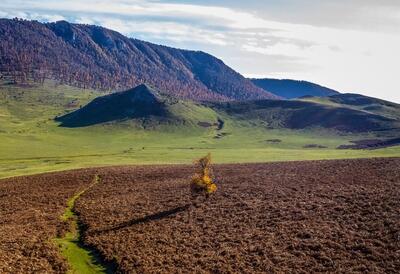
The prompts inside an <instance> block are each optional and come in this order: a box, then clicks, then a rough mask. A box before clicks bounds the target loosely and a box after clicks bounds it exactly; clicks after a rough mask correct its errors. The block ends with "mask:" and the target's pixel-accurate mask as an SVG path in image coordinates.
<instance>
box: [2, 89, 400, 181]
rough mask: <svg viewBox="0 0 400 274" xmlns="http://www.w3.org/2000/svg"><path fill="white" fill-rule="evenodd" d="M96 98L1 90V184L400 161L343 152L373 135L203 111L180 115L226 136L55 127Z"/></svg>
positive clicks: (381, 153) (193, 130)
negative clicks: (280, 164) (223, 167)
mask: <svg viewBox="0 0 400 274" xmlns="http://www.w3.org/2000/svg"><path fill="white" fill-rule="evenodd" d="M97 96H99V92H94V91H91V90H83V89H77V88H73V87H68V86H59V85H54V84H52V83H46V84H45V85H44V86H39V87H38V86H32V87H18V86H13V85H0V178H6V177H11V176H19V175H28V174H36V173H42V172H49V171H61V170H68V169H75V168H84V167H98V166H110V165H132V164H139V165H143V164H189V163H191V162H192V161H193V159H196V158H198V157H201V156H204V155H205V154H207V153H208V152H211V153H212V156H213V161H214V162H216V163H255V162H275V161H295V160H320V159H344V158H372V157H399V156H400V146H394V147H387V148H382V149H377V150H352V149H337V148H338V147H339V146H343V145H344V146H346V145H347V146H348V145H352V143H350V142H351V141H356V140H364V139H376V138H381V137H379V136H378V137H377V136H376V135H375V134H371V133H364V134H345V133H340V132H335V131H329V130H324V129H315V130H313V129H307V130H289V129H284V128H281V129H269V128H268V127H266V126H265V125H263V123H262V121H258V122H254V121H253V122H245V121H240V120H232V119H231V118H230V117H223V113H222V114H221V113H219V114H217V113H215V112H213V111H212V110H211V109H208V108H205V107H198V106H197V107H193V106H192V107H193V108H191V109H196V111H195V112H190V111H188V109H185V110H181V111H182V113H180V114H181V116H182V117H186V118H188V119H189V120H190V119H195V120H196V119H197V120H199V121H202V122H207V121H209V120H211V119H214V120H215V119H217V117H219V118H222V119H223V120H224V126H223V128H222V129H216V128H213V127H201V126H199V125H198V124H197V123H195V124H188V125H185V126H181V125H168V126H162V125H161V126H156V127H155V128H152V129H143V128H142V127H141V126H140V125H137V124H134V123H130V122H129V121H127V122H122V123H109V124H101V125H96V126H90V127H81V128H64V127H60V126H59V124H58V123H57V122H55V121H54V117H56V116H59V115H62V114H65V113H66V112H70V111H72V110H74V109H76V108H79V106H81V105H84V104H86V103H87V102H89V101H91V100H92V99H93V98H95V97H97ZM177 111H179V110H177ZM207 119H209V120H207ZM254 123H255V124H254ZM380 134H383V133H380ZM393 134H394V135H396V134H397V133H393ZM393 134H392V135H393ZM394 135H393V136H394ZM393 136H383V137H382V138H385V137H391V138H393ZM397 136H398V135H397Z"/></svg>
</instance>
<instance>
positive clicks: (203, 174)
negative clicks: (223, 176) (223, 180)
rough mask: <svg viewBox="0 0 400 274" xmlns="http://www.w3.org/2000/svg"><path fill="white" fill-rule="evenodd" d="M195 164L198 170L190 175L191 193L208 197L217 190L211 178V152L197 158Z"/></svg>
mask: <svg viewBox="0 0 400 274" xmlns="http://www.w3.org/2000/svg"><path fill="white" fill-rule="evenodd" d="M196 165H197V167H198V170H197V172H196V173H195V175H194V176H193V177H192V182H191V185H190V189H191V192H192V195H193V196H195V195H198V194H204V195H205V196H206V197H208V196H209V195H210V194H212V193H214V192H215V191H216V190H217V185H216V184H215V183H214V181H213V179H212V172H211V154H210V153H209V154H207V156H205V157H203V158H200V159H199V160H197V161H196Z"/></svg>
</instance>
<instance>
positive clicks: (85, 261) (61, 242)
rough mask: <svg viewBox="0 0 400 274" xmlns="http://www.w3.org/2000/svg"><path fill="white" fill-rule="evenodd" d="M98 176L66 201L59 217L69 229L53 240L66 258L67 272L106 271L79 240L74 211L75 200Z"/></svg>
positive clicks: (98, 179)
mask: <svg viewBox="0 0 400 274" xmlns="http://www.w3.org/2000/svg"><path fill="white" fill-rule="evenodd" d="M99 181H100V178H99V176H98V175H96V176H95V177H94V179H93V182H92V183H91V184H90V186H89V187H88V188H86V189H84V190H82V191H80V192H78V193H76V194H75V195H74V196H73V197H72V198H70V199H69V200H68V202H67V208H66V209H65V212H64V214H63V215H61V219H62V220H63V221H65V222H68V223H69V225H70V231H69V232H67V233H66V234H65V235H64V237H62V238H56V239H55V242H56V243H57V245H58V246H59V248H60V251H61V254H62V255H63V256H64V258H65V259H66V260H67V262H68V264H69V267H70V270H69V271H68V273H74V274H75V273H77V274H78V273H79V274H93V273H107V269H106V267H105V266H103V265H101V263H100V262H99V260H98V258H97V257H96V256H95V255H94V254H93V252H92V251H91V250H88V249H87V248H85V247H84V246H83V245H82V243H81V242H80V231H79V226H78V217H77V216H76V214H75V213H74V206H75V201H76V200H77V199H78V198H79V197H80V196H81V195H82V194H83V193H85V192H86V191H87V190H89V189H90V188H91V187H93V186H94V185H95V184H97V183H99Z"/></svg>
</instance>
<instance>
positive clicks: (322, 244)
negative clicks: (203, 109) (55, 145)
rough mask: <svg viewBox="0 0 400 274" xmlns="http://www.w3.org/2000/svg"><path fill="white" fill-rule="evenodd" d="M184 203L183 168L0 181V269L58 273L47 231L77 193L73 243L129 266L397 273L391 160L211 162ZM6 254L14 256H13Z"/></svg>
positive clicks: (396, 196) (396, 186)
mask: <svg viewBox="0 0 400 274" xmlns="http://www.w3.org/2000/svg"><path fill="white" fill-rule="evenodd" d="M214 170H215V174H216V180H217V181H218V191H217V192H215V194H214V195H212V196H211V197H210V198H209V199H208V201H207V203H202V204H199V205H198V207H190V206H189V205H190V204H191V195H190V187H189V185H190V180H191V176H192V174H193V172H194V171H195V170H194V168H193V167H192V166H137V167H111V168H104V169H100V170H79V171H75V172H63V173H58V174H46V175H38V176H33V177H23V178H18V179H8V180H2V181H0V195H1V200H0V201H1V210H2V211H1V216H0V217H1V219H0V220H1V222H2V223H1V227H0V231H1V235H0V237H1V238H0V240H1V241H0V242H1V248H0V260H1V261H0V265H1V267H2V268H0V272H2V271H3V272H7V271H9V272H10V271H12V272H14V273H15V272H18V271H20V272H21V271H22V270H25V272H31V271H33V270H37V271H39V272H44V271H48V272H51V271H54V272H62V271H64V270H65V263H63V261H62V260H61V259H60V258H59V257H58V256H57V250H56V249H55V247H54V246H52V245H51V244H50V242H49V239H51V238H52V237H54V235H56V234H57V230H62V226H63V225H62V221H61V220H60V219H59V215H60V214H62V212H63V209H64V206H65V201H66V200H67V199H68V197H70V196H72V195H73V193H75V192H76V191H77V190H78V189H82V188H83V187H86V186H87V185H88V184H89V183H90V181H91V180H92V178H93V175H94V174H95V173H96V174H99V175H100V176H101V178H102V180H101V183H99V184H97V185H96V186H94V187H93V188H92V189H90V190H89V191H88V192H86V193H85V194H84V195H83V196H81V197H80V198H79V199H78V200H77V201H76V208H75V210H76V211H77V213H78V214H79V219H80V221H81V222H82V223H83V225H84V229H85V233H84V235H83V236H84V237H83V239H84V241H85V243H86V244H89V245H91V246H93V247H95V248H97V249H98V250H99V252H100V254H102V255H103V257H104V258H105V259H107V260H109V261H113V262H116V263H117V265H118V268H119V270H120V271H121V272H128V273H153V272H162V273H176V272H186V273H195V272H198V273H202V272H215V273H228V272H233V273H261V272H263V273H265V272H267V273H282V272H283V273H285V272H286V273H293V272H297V273H310V272H325V271H328V272H342V273H349V272H374V273H398V269H400V254H399V252H400V241H399V240H400V239H399V237H400V235H399V233H400V218H399V209H400V159H369V160H367V159H366V160H340V161H310V162H291V163H270V164H237V165H216V166H215V167H214ZM14 254H17V255H14ZM13 270H14V271H13Z"/></svg>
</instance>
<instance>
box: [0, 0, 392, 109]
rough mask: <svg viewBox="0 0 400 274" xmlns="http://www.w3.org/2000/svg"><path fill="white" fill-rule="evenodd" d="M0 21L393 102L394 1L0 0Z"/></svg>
mask: <svg viewBox="0 0 400 274" xmlns="http://www.w3.org/2000/svg"><path fill="white" fill-rule="evenodd" d="M0 17H5V18H14V17H19V18H25V19H32V20H39V21H42V22H52V21H57V20H67V21H70V22H73V23H85V24H96V25H101V26H104V27H107V28H110V29H113V30H116V31H119V32H121V33H123V34H125V35H127V36H129V37H133V38H137V39H142V40H146V41H150V42H154V43H157V44H163V45H168V46H173V47H179V48H185V49H193V50H202V51H205V52H208V53H211V54H213V55H215V56H216V57H218V58H220V59H222V60H223V61H224V62H225V63H226V64H227V65H229V66H231V67H232V68H233V69H235V70H236V71H238V72H240V73H241V74H243V75H244V76H247V77H258V78H262V77H271V78H280V79H297V80H308V81H312V82H315V83H318V84H321V85H324V86H328V87H330V88H334V89H337V90H338V91H341V92H353V93H361V94H365V95H369V96H374V97H378V98H382V99H387V100H390V101H395V102H398V103H400V89H399V88H398V84H397V81H398V79H397V77H398V76H400V75H399V74H400V67H399V66H400V53H399V49H400V1H398V0H379V1H377V0H335V1H333V0H280V1H275V0H262V1H261V0H258V1H256V0H245V1H244V0H231V1H227V0H213V1H211V0H201V1H200V0H181V1H179V0H165V1H162V0H159V1H155V0H154V1H145V0H113V1H103V0H81V1H78V0H56V1H51V0H37V1H32V0H1V2H0Z"/></svg>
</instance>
